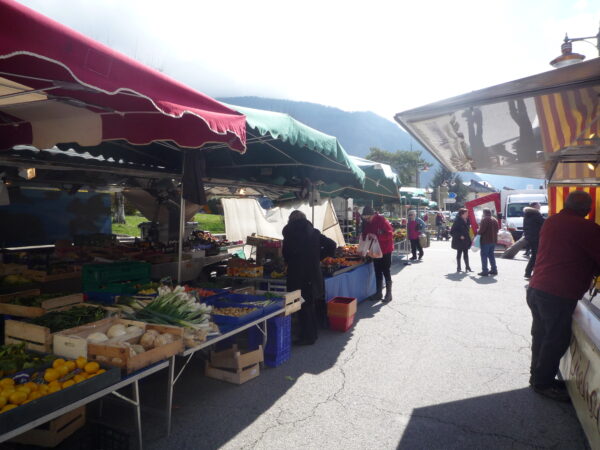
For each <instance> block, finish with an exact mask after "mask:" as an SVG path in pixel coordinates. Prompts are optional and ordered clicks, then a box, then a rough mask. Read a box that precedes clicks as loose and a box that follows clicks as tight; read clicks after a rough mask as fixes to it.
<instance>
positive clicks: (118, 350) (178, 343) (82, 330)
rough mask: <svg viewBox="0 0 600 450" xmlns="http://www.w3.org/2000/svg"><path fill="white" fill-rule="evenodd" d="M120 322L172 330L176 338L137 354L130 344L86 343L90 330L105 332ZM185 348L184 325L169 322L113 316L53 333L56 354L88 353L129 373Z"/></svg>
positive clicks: (94, 358)
mask: <svg viewBox="0 0 600 450" xmlns="http://www.w3.org/2000/svg"><path fill="white" fill-rule="evenodd" d="M117 323H122V324H123V325H126V326H129V325H134V326H136V327H139V328H141V329H143V330H156V331H158V332H159V333H171V334H173V335H174V336H175V340H174V341H173V342H171V343H170V344H166V345H162V346H160V347H158V348H153V349H150V350H147V351H145V352H144V353H141V354H139V355H135V356H132V355H131V354H130V352H129V348H127V347H118V346H115V345H106V344H94V343H91V342H87V340H86V338H87V336H89V335H90V334H91V333H94V332H100V333H106V331H107V330H108V329H109V328H110V327H111V326H113V325H115V324H117ZM138 341H139V337H137V338H135V339H132V340H129V343H130V344H134V343H137V342H138ZM183 347H184V346H183V328H180V327H173V326H168V325H155V324H149V323H144V322H138V321H134V320H126V319H119V318H114V317H112V318H107V319H103V320H100V321H98V322H93V323H91V324H87V325H82V326H80V327H76V328H71V329H70V330H64V331H60V332H58V333H56V334H55V335H54V353H55V354H56V355H59V356H65V357H67V358H73V359H74V358H77V357H78V356H85V357H87V358H88V359H89V360H96V361H98V362H100V363H102V364H106V365H109V366H112V367H119V368H120V369H122V370H124V371H125V372H126V373H131V372H135V371H136V370H139V369H142V368H143V367H146V366H149V365H151V364H154V363H156V362H159V361H163V360H165V359H167V358H169V357H171V356H173V355H176V354H177V353H181V352H182V351H183ZM115 358H118V360H117V361H115Z"/></svg>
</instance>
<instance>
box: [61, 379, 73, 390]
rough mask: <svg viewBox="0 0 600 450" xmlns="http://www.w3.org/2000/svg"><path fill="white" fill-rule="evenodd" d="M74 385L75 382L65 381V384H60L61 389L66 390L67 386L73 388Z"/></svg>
mask: <svg viewBox="0 0 600 450" xmlns="http://www.w3.org/2000/svg"><path fill="white" fill-rule="evenodd" d="M74 384H75V381H74V380H67V381H65V382H64V383H63V384H62V388H63V389H66V388H68V387H69V386H73V385H74Z"/></svg>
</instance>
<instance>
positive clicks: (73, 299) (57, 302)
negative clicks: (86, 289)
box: [0, 289, 83, 317]
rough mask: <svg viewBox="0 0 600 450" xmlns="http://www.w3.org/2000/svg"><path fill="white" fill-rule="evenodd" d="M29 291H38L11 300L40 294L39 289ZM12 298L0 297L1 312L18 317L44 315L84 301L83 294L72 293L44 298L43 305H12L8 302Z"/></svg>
mask: <svg viewBox="0 0 600 450" xmlns="http://www.w3.org/2000/svg"><path fill="white" fill-rule="evenodd" d="M29 292H36V293H35V294H28V295H19V296H13V297H12V298H11V299H10V300H12V299H14V298H17V297H35V296H36V295H39V292H40V291H39V290H37V291H36V290H35V289H33V290H31V291H29ZM10 300H3V299H0V314H8V315H10V316H17V317H39V316H43V315H44V314H46V313H47V312H50V311H53V310H57V309H60V308H62V307H64V306H68V305H74V304H76V303H82V302H83V294H71V295H65V296H62V297H55V298H49V299H47V300H44V301H43V302H42V304H41V306H21V305H12V304H10V303H6V302H8V301H10Z"/></svg>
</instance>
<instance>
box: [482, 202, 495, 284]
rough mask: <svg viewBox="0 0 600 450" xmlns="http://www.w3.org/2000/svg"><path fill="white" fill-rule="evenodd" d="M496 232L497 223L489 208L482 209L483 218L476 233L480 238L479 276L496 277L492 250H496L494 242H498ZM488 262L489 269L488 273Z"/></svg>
mask: <svg viewBox="0 0 600 450" xmlns="http://www.w3.org/2000/svg"><path fill="white" fill-rule="evenodd" d="M498 230H499V226H498V221H497V220H496V218H495V217H493V216H492V211H491V210H490V209H489V208H483V217H482V219H481V223H480V224H479V230H478V231H477V234H479V235H480V236H481V238H480V239H481V241H480V244H481V250H480V253H481V272H480V273H478V274H477V275H479V276H482V277H487V276H488V275H498V268H497V267H496V257H495V256H494V249H495V248H496V242H498ZM488 261H489V262H490V269H491V270H490V271H489V272H488Z"/></svg>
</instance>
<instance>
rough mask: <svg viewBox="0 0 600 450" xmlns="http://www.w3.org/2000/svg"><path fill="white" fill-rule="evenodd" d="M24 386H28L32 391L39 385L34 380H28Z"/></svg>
mask: <svg viewBox="0 0 600 450" xmlns="http://www.w3.org/2000/svg"><path fill="white" fill-rule="evenodd" d="M23 386H27V387H28V388H29V389H31V392H33V391H37V390H38V385H37V384H36V383H34V382H33V381H28V382H27V383H25V384H24V385H23Z"/></svg>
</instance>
